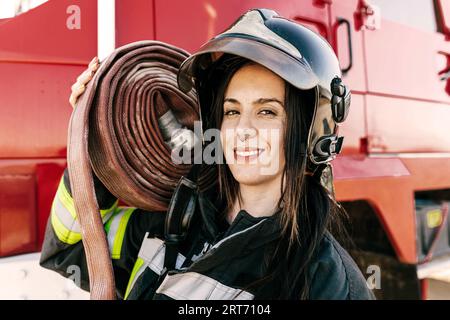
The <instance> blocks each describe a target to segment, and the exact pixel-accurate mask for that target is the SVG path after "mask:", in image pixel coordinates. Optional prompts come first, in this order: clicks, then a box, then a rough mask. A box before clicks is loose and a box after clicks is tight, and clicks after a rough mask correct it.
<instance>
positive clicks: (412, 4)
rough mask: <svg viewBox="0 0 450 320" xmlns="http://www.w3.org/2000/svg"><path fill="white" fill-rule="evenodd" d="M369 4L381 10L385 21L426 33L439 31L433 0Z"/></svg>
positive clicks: (386, 0)
mask: <svg viewBox="0 0 450 320" xmlns="http://www.w3.org/2000/svg"><path fill="white" fill-rule="evenodd" d="M369 2H370V3H371V4H373V5H376V6H378V7H379V8H380V9H381V17H382V18H383V19H386V20H391V21H395V22H398V23H401V24H404V25H408V26H410V27H413V28H417V29H421V30H424V31H429V32H436V31H437V23H436V12H435V8H434V1H433V0H414V1H411V0H395V1H393V0H370V1H369ZM381 27H383V26H381Z"/></svg>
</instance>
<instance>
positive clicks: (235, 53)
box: [40, 9, 374, 299]
mask: <svg viewBox="0 0 450 320" xmlns="http://www.w3.org/2000/svg"><path fill="white" fill-rule="evenodd" d="M98 64H99V63H98V59H94V60H93V61H92V62H91V64H90V65H89V68H88V69H87V70H86V71H85V72H84V73H83V74H82V75H80V77H79V78H78V79H77V82H76V83H75V84H74V86H73V87H72V95H71V98H70V103H71V104H72V105H73V106H75V102H76V100H77V97H78V96H79V95H81V94H82V93H83V91H84V88H85V85H86V83H87V82H88V81H89V80H90V79H91V78H92V75H93V74H94V72H95V70H96V69H97V68H98ZM340 76H341V73H340V69H339V64H338V61H337V58H336V56H335V54H334V52H333V50H332V49H331V47H330V46H329V44H328V43H327V42H326V41H325V40H324V39H323V38H322V37H320V36H319V35H317V34H315V33H314V32H312V31H310V30H309V29H307V28H305V27H303V26H301V25H299V24H297V23H295V22H293V21H291V20H288V19H285V18H283V17H280V16H279V15H278V14H277V13H276V12H274V11H272V10H267V9H254V10H250V11H248V12H247V13H245V14H244V15H242V16H241V17H240V18H239V19H238V20H237V21H236V22H235V23H234V24H233V25H232V26H230V27H229V28H228V29H227V30H226V31H224V32H223V33H221V34H219V35H218V36H216V37H215V38H213V39H211V40H210V41H209V42H207V43H206V44H205V45H204V46H202V48H200V50H199V51H198V52H197V53H195V54H193V55H192V56H190V57H189V58H188V59H187V60H186V61H184V63H183V64H182V65H181V67H180V70H179V74H178V84H179V87H180V88H181V89H182V90H184V91H189V90H191V89H192V88H193V87H195V89H196V90H197V93H198V97H199V103H200V108H201V120H202V126H203V130H207V129H214V128H216V129H220V132H221V135H220V142H221V147H222V150H223V155H224V160H225V161H224V163H221V164H220V163H219V164H214V166H215V167H216V168H217V172H218V183H217V186H216V187H213V188H211V189H209V190H205V191H204V192H200V193H199V195H198V208H197V209H196V211H195V215H194V217H193V218H192V222H191V223H190V225H189V229H188V232H187V234H188V235H187V238H186V239H185V240H184V241H183V242H182V243H181V244H180V246H179V247H178V248H177V252H176V253H175V256H174V257H175V259H174V261H173V267H172V268H169V269H170V270H168V268H167V265H166V264H165V262H166V260H167V259H165V258H167V255H166V251H167V250H166V249H167V246H166V244H165V242H164V240H165V239H164V227H165V223H166V222H165V212H145V211H144V210H142V209H139V208H129V207H118V206H117V199H116V198H115V197H114V196H113V195H112V194H111V193H110V192H109V191H108V190H107V189H106V188H105V187H104V186H103V185H102V183H101V182H100V181H99V180H98V179H97V178H95V192H96V195H97V199H98V202H99V208H100V209H101V212H100V213H101V216H102V218H103V221H104V224H105V231H106V233H107V239H108V244H109V248H110V252H111V258H112V262H113V268H114V273H115V278H116V291H117V294H118V296H119V297H120V298H124V299H373V298H374V296H373V293H372V292H371V291H370V290H369V289H368V286H367V284H366V281H365V278H364V276H363V275H362V273H361V272H360V271H359V269H358V267H357V266H356V264H355V263H354V261H353V260H352V258H351V257H350V255H349V254H348V253H347V252H346V250H344V249H343V247H342V246H341V245H340V244H339V243H338V241H337V240H336V239H335V238H334V237H333V236H332V235H331V233H330V232H329V230H330V228H332V227H333V226H335V224H336V223H337V221H338V219H337V217H336V216H337V212H338V211H339V208H338V205H337V203H336V202H335V200H334V194H333V192H332V188H330V185H329V184H328V185H327V184H325V183H324V181H325V180H324V176H325V175H324V173H325V172H329V171H327V170H329V169H330V166H329V162H330V161H331V160H333V159H334V158H335V156H336V154H337V153H339V150H340V148H341V145H342V138H341V137H338V135H337V124H338V123H340V122H342V121H343V120H345V117H346V115H347V112H348V107H349V104H350V92H349V90H348V88H347V87H346V86H345V85H343V83H342V82H341V79H340ZM225 132H231V135H230V134H228V133H227V134H224V133H225ZM273 132H275V133H276V134H271V133H273ZM267 168H270V170H265V169H267ZM80 240H81V234H80V228H79V225H78V222H77V220H76V212H75V209H74V204H73V200H72V197H71V190H70V183H69V176H68V172H67V169H66V171H65V173H64V175H63V177H62V179H61V182H60V185H59V187H58V190H57V193H56V196H55V199H54V202H53V206H52V211H51V216H50V218H49V222H48V225H47V230H46V236H45V241H44V245H43V249H42V256H41V261H40V263H41V265H42V266H43V267H45V268H49V269H52V270H55V271H57V272H58V273H60V274H61V275H63V276H65V277H69V276H71V274H72V273H71V272H69V270H71V271H72V270H73V267H72V268H71V266H73V265H76V266H77V267H78V269H79V270H80V273H81V283H80V286H81V287H82V288H84V289H86V290H89V282H88V272H87V266H86V259H85V255H84V250H83V243H82V241H80Z"/></svg>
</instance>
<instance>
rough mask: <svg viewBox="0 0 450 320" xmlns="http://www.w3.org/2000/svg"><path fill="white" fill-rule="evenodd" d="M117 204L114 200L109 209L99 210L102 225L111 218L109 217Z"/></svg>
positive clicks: (117, 201)
mask: <svg viewBox="0 0 450 320" xmlns="http://www.w3.org/2000/svg"><path fill="white" fill-rule="evenodd" d="M118 203H119V199H117V200H116V202H114V203H113V205H112V206H111V208H109V209H101V210H100V215H101V216H102V219H103V223H105V222H106V221H108V220H109V218H111V215H112V214H113V213H114V210H115V209H116V208H117V204H118Z"/></svg>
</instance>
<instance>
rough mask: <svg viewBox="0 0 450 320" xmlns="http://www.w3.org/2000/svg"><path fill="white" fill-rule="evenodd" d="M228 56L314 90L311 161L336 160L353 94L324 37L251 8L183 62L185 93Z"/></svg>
mask: <svg viewBox="0 0 450 320" xmlns="http://www.w3.org/2000/svg"><path fill="white" fill-rule="evenodd" d="M223 53H229V54H233V55H237V56H241V57H244V58H247V59H249V60H251V61H253V62H256V63H259V64H261V65H263V66H265V67H266V68H268V69H269V70H271V71H272V72H274V73H276V74H277V75H279V76H280V77H281V78H283V79H284V80H285V81H287V82H289V83H290V84H292V85H293V86H295V87H297V88H298V89H301V90H314V92H315V99H314V100H315V102H314V113H313V120H312V124H311V127H310V130H309V136H308V140H307V141H308V146H307V155H308V159H309V160H310V162H311V163H312V164H313V167H317V165H319V164H325V163H327V162H329V161H331V160H333V159H334V158H335V157H336V155H337V154H338V153H339V152H340V150H341V147H342V141H343V137H339V136H338V125H337V124H338V123H341V122H343V121H344V120H345V118H346V116H347V114H348V110H349V106H350V91H349V89H348V88H347V87H346V86H345V85H344V84H343V83H342V81H341V70H340V67H339V62H338V59H337V57H336V55H335V53H334V51H333V49H332V48H331V46H330V45H329V43H328V42H327V41H326V40H325V39H324V38H322V37H321V36H320V35H318V34H316V33H315V32H313V31H311V30H310V29H308V28H306V27H304V26H302V25H300V24H298V23H296V22H294V21H292V20H289V19H286V18H283V17H281V16H279V15H278V14H277V13H276V12H275V11H273V10H268V9H253V10H250V11H248V12H247V13H245V14H244V15H242V16H241V17H240V18H239V19H238V20H237V21H236V22H235V23H234V24H233V25H231V26H230V27H229V28H228V29H227V30H225V31H224V32H222V33H221V34H219V35H217V36H216V37H214V38H213V39H211V40H210V41H208V42H207V43H205V44H204V45H203V46H202V47H201V48H200V49H199V51H198V52H196V53H195V54H193V55H191V56H190V57H189V58H188V59H186V60H185V61H184V62H183V64H182V65H181V67H180V70H179V72H178V85H179V87H180V89H181V90H183V91H185V92H187V91H189V90H191V89H192V88H193V87H194V86H195V87H196V88H197V89H198V87H199V83H200V82H201V80H202V79H201V76H202V74H203V73H204V72H205V70H206V69H207V68H208V67H209V66H211V65H212V64H213V63H214V62H215V61H217V59H218V58H219V57H220V55H221V54H223ZM201 113H202V120H204V119H205V117H206V114H207V113H208V110H205V107H204V106H202V110H201ZM311 163H310V164H311Z"/></svg>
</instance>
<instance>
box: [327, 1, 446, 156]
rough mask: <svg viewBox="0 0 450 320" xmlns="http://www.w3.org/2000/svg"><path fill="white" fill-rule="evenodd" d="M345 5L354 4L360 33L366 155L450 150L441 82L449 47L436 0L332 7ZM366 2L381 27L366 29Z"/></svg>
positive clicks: (372, 26)
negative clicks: (373, 8) (374, 7)
mask: <svg viewBox="0 0 450 320" xmlns="http://www.w3.org/2000/svg"><path fill="white" fill-rule="evenodd" d="M445 1H446V0H444V1H443V2H442V3H444V2H445ZM344 2H345V3H350V2H352V5H353V6H354V8H353V14H354V16H355V17H359V19H360V25H359V26H358V25H357V20H355V23H356V28H357V29H358V28H360V29H361V30H362V33H361V36H362V45H363V51H362V52H363V55H364V59H365V68H366V90H367V95H366V104H367V105H366V119H367V128H366V130H367V134H368V151H369V152H370V153H375V154H380V153H382V154H386V153H389V154H397V153H421V152H422V153H423V152H427V153H429V152H449V151H450V136H449V135H448V134H446V130H447V129H446V128H447V120H446V119H448V118H449V117H450V108H449V106H448V104H449V103H450V96H449V93H448V92H447V90H446V85H447V83H446V81H444V80H442V79H441V78H442V74H443V70H445V69H446V68H448V61H449V54H450V43H449V42H448V41H446V40H445V35H444V34H442V33H440V32H438V26H437V20H436V17H437V14H438V13H439V12H436V9H438V8H437V6H436V8H435V5H434V2H433V0H424V1H407V0H398V1H387V0H370V1H367V0H366V1H333V9H335V11H336V12H338V11H339V10H342V8H343V7H344V5H343V3H344ZM357 2H358V3H357ZM355 4H357V6H355ZM367 4H369V5H370V4H372V5H375V6H377V7H378V8H379V9H380V11H379V12H378V13H377V14H378V20H379V21H377V24H378V25H377V26H375V25H369V26H366V27H364V23H365V22H366V21H367V20H368V19H370V16H369V17H368V16H367V15H366V16H364V14H363V13H362V12H364V8H367V7H366V5H367ZM368 14H369V15H370V12H369V13H368ZM355 45H356V44H355ZM361 61H363V60H361ZM350 76H351V75H350Z"/></svg>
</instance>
